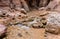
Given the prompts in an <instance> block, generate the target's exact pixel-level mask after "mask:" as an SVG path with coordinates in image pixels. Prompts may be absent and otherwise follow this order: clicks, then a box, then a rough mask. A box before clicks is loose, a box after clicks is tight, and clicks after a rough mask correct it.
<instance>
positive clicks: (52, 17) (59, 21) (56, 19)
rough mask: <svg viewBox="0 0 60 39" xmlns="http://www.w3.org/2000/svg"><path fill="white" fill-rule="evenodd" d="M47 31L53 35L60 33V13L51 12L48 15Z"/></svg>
mask: <svg viewBox="0 0 60 39" xmlns="http://www.w3.org/2000/svg"><path fill="white" fill-rule="evenodd" d="M46 31H48V32H51V33H55V34H57V33H60V13H59V12H50V14H48V15H47V26H46Z"/></svg>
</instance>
